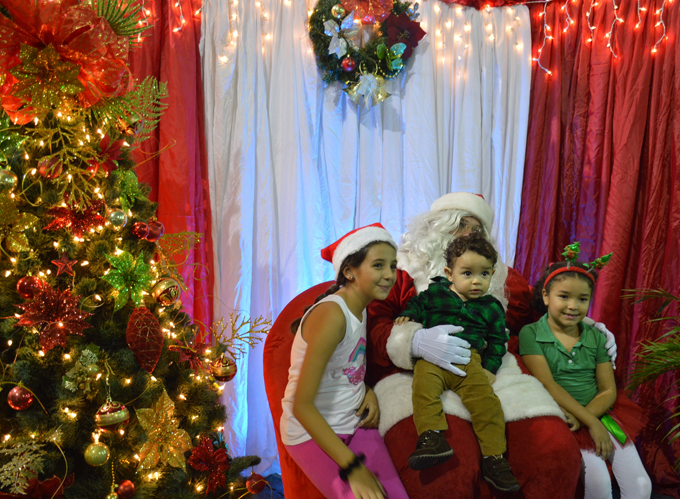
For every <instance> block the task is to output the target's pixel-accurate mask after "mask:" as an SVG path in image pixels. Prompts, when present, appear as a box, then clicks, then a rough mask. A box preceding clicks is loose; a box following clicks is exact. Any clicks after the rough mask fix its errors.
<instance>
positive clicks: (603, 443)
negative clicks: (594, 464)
mask: <svg viewBox="0 0 680 499" xmlns="http://www.w3.org/2000/svg"><path fill="white" fill-rule="evenodd" d="M588 431H589V432H590V436H591V437H593V442H595V454H597V455H598V456H600V457H601V458H602V459H604V460H607V458H608V457H609V454H611V453H612V439H611V438H610V437H609V432H608V431H607V428H605V427H604V425H603V424H602V423H600V420H599V419H598V420H596V422H595V423H594V424H593V425H592V426H590V427H589V428H588Z"/></svg>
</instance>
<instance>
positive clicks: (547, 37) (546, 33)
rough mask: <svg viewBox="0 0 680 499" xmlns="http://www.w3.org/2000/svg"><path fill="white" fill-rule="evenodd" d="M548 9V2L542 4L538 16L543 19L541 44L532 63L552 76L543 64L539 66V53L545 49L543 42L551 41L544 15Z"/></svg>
mask: <svg viewBox="0 0 680 499" xmlns="http://www.w3.org/2000/svg"><path fill="white" fill-rule="evenodd" d="M547 9H548V2H544V3H543V12H541V13H539V14H538V17H542V18H543V44H542V45H541V48H540V49H538V57H534V59H533V60H534V61H535V62H536V63H537V64H538V67H539V68H541V69H542V70H543V71H545V72H546V73H548V75H552V72H550V70H549V69H548V68H546V67H545V66H543V64H541V52H543V49H544V48H545V42H546V40H552V39H553V37H552V36H550V35H549V34H548V31H550V26H548V23H547V21H546V13H547Z"/></svg>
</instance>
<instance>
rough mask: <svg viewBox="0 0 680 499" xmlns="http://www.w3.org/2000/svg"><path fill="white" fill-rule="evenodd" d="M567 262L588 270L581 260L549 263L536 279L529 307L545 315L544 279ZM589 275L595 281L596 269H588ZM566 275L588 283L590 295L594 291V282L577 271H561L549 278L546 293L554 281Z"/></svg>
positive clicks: (572, 265) (540, 314) (559, 280)
mask: <svg viewBox="0 0 680 499" xmlns="http://www.w3.org/2000/svg"><path fill="white" fill-rule="evenodd" d="M567 263H569V266H571V267H579V268H582V269H583V270H588V267H586V266H585V265H584V264H582V263H581V262H557V263H553V264H551V265H549V266H548V267H547V268H546V269H545V271H544V272H543V275H542V276H541V278H540V279H539V280H538V282H537V283H536V285H535V286H534V297H533V299H532V301H531V308H533V309H534V311H535V312H536V313H537V314H538V315H539V316H542V315H545V313H546V312H547V311H548V307H546V306H545V303H543V285H544V284H545V280H546V279H547V278H548V276H549V275H550V274H551V273H553V272H554V271H555V270H557V269H561V268H564V267H566V266H567ZM589 273H590V275H592V276H593V279H594V280H595V282H597V271H596V270H594V269H593V270H590V271H589ZM568 277H575V278H576V279H581V280H582V281H584V282H587V283H588V286H590V294H591V296H592V293H593V291H595V282H593V281H591V280H590V279H588V278H587V277H586V276H584V275H583V274H581V273H579V272H569V271H567V272H562V273H560V274H557V275H556V276H555V277H553V278H552V279H550V281H548V285H547V286H546V287H545V291H546V293H550V288H552V286H553V284H555V283H556V282H561V281H564V280H565V279H567V278H568Z"/></svg>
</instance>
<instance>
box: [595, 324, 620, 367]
mask: <svg viewBox="0 0 680 499" xmlns="http://www.w3.org/2000/svg"><path fill="white" fill-rule="evenodd" d="M593 327H595V328H596V329H597V330H598V331H600V332H601V333H602V334H604V337H605V338H607V343H605V344H604V347H605V348H606V349H607V354H609V357H611V359H612V367H613V368H614V369H616V364H614V361H615V360H616V338H614V335H613V334H612V332H611V331H610V330H609V329H607V326H605V325H604V324H603V323H602V322H595V323H594V324H593Z"/></svg>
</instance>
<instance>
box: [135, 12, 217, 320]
mask: <svg viewBox="0 0 680 499" xmlns="http://www.w3.org/2000/svg"><path fill="white" fill-rule="evenodd" d="M181 6H182V11H181V12H180V10H179V8H178V7H177V6H175V3H171V2H165V1H163V0H147V1H146V2H144V9H145V11H147V12H148V14H147V15H146V17H148V18H149V23H150V24H151V27H150V28H149V29H148V30H146V31H145V32H144V33H143V38H144V39H143V43H142V44H141V45H139V47H138V48H136V49H135V50H133V51H132V53H131V57H130V60H131V62H130V67H131V69H132V73H133V75H134V77H135V79H137V80H138V81H141V80H143V79H144V78H146V77H147V76H155V77H156V79H158V80H159V81H161V82H164V83H166V84H167V87H168V98H167V99H166V100H165V102H167V103H168V108H167V110H166V111H165V113H164V114H163V117H162V119H161V121H160V123H159V125H158V128H157V129H156V130H155V132H154V135H152V137H151V138H150V139H148V140H147V141H145V142H144V143H143V144H142V145H141V146H140V147H139V148H138V149H136V150H135V159H136V161H137V163H138V164H139V166H138V167H137V170H136V171H137V175H138V176H139V179H140V181H142V182H145V183H147V184H149V185H150V186H151V194H150V195H149V198H150V199H151V200H153V201H156V202H158V220H159V221H160V222H161V223H163V225H164V226H165V232H166V233H178V232H199V233H201V234H203V236H202V238H201V243H200V244H199V245H198V246H197V247H196V248H195V249H193V250H190V251H189V252H188V253H187V258H186V261H184V258H183V257H182V258H178V259H176V263H182V264H183V265H182V266H181V267H180V269H179V270H180V272H181V274H182V277H183V279H184V281H185V283H186V284H187V287H188V290H186V291H183V292H182V294H181V296H180V299H181V300H182V305H183V306H184V309H185V310H186V311H187V313H189V315H191V316H192V317H193V319H194V321H195V322H197V323H198V324H204V325H206V326H208V327H209V326H210V324H211V322H212V312H213V299H212V296H211V295H212V292H213V291H212V288H213V261H212V259H213V243H212V234H211V226H210V224H211V221H212V220H211V216H210V205H209V199H208V189H207V178H208V177H207V161H206V157H205V133H204V124H203V117H204V112H203V88H202V85H201V74H200V70H201V68H200V58H199V53H198V43H199V40H200V33H201V32H200V30H201V28H200V26H201V14H200V11H199V8H200V6H201V2H200V1H198V0H196V1H183V2H182V4H181ZM197 12H198V14H196V13H197ZM180 14H182V16H183V18H184V19H185V21H186V23H185V24H182V23H181V17H180ZM180 26H181V28H182V29H181V30H179V31H174V30H175V29H176V28H178V27H180Z"/></svg>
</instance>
